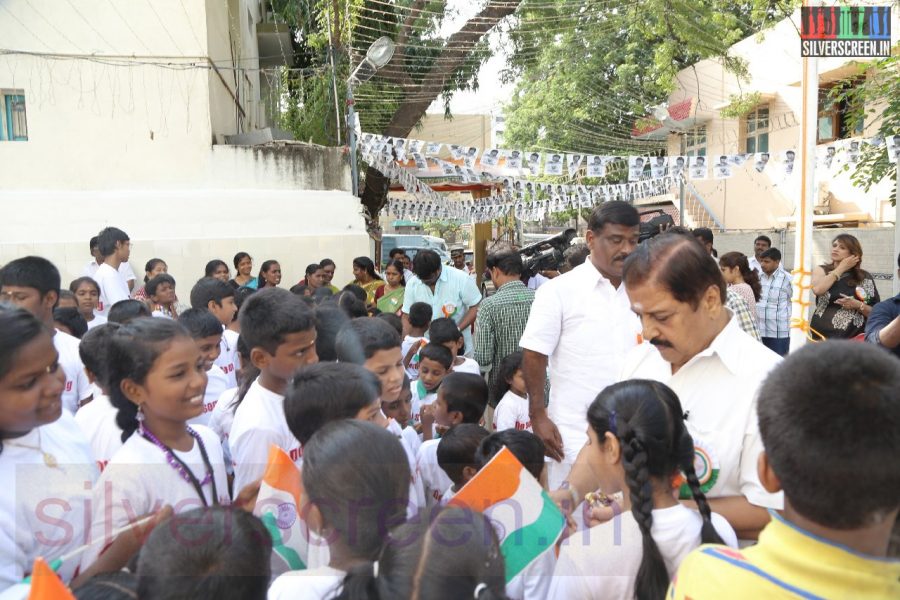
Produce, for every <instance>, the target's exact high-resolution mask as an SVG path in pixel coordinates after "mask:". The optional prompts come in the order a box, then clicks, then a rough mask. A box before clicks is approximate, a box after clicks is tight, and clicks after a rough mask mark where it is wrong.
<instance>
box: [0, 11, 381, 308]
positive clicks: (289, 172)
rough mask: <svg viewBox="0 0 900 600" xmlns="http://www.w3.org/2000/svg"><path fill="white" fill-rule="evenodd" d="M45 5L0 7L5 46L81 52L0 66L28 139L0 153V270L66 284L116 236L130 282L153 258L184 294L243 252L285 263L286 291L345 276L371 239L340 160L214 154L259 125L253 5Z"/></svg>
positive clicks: (320, 154)
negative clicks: (103, 238)
mask: <svg viewBox="0 0 900 600" xmlns="http://www.w3.org/2000/svg"><path fill="white" fill-rule="evenodd" d="M49 4H50V2H49V1H48V2H46V3H45V2H44V1H43V0H40V1H38V0H2V8H3V10H0V40H2V42H0V47H3V48H8V49H16V50H21V51H25V52H31V53H44V54H47V53H53V54H57V55H59V54H68V55H79V56H80V58H75V57H71V56H70V57H60V56H56V57H49V56H37V55H25V54H11V55H0V89H21V90H23V92H24V95H25V101H26V110H27V122H28V141H26V142H0V206H2V207H3V209H4V215H5V217H4V219H2V220H0V263H3V262H6V261H8V260H10V259H12V258H16V257H18V256H23V255H25V254H32V253H36V254H41V255H43V256H46V257H47V258H49V259H51V260H53V261H54V262H55V263H56V264H57V265H58V266H59V267H60V270H61V271H62V272H63V279H64V280H66V281H67V280H68V279H70V278H73V277H75V276H78V275H80V273H81V269H82V267H83V266H84V263H86V262H87V260H88V259H89V258H90V257H89V255H88V252H87V241H88V239H89V238H90V237H91V236H92V235H96V234H97V232H98V231H99V230H100V229H101V228H102V227H104V226H107V225H115V226H118V227H120V228H122V229H124V230H125V231H126V232H128V233H129V235H130V236H131V237H132V240H133V241H134V249H133V252H132V260H131V263H132V266H133V268H134V269H135V271H136V272H138V271H141V270H142V269H143V263H144V262H145V261H146V260H147V259H149V258H153V257H160V258H163V259H164V260H166V261H167V262H168V263H169V267H170V272H171V273H172V274H173V275H174V276H175V277H176V280H178V281H179V282H180V287H181V289H182V290H184V288H185V287H189V286H190V285H191V284H192V283H193V281H194V280H196V278H197V277H199V276H200V275H202V269H203V265H204V264H205V263H206V262H207V261H208V260H210V259H212V258H221V259H223V260H225V261H226V262H228V263H230V262H231V257H232V256H233V255H234V254H235V253H236V252H237V251H240V250H243V251H247V252H250V254H251V255H253V257H254V258H255V259H256V262H257V265H258V264H259V263H261V262H262V261H263V260H266V259H269V258H274V259H277V260H279V261H281V263H282V269H283V271H284V281H285V284H290V283H295V282H296V281H297V280H299V279H300V277H302V272H303V268H304V267H305V265H306V264H308V263H310V262H313V261H317V260H320V259H321V258H323V257H325V256H329V257H331V258H332V259H334V260H335V262H336V263H337V265H338V272H337V280H336V281H338V282H343V281H344V280H347V281H349V280H350V279H351V278H352V275H351V273H350V260H351V259H352V258H353V257H355V256H359V255H363V254H368V252H369V241H368V236H367V234H366V233H365V228H364V221H363V219H362V217H361V215H360V209H359V202H358V201H357V200H356V199H355V198H354V197H352V196H351V194H350V193H349V192H348V190H349V188H350V177H349V168H348V161H347V157H346V156H344V155H343V154H342V153H341V152H340V150H339V149H328V148H321V147H314V146H307V145H292V146H289V147H283V146H281V147H278V148H274V147H242V146H220V145H213V143H214V140H215V136H216V135H217V134H234V133H238V132H240V131H247V130H248V128H253V127H256V126H257V124H258V123H259V122H260V119H259V115H260V114H261V110H260V108H259V102H258V100H257V99H255V98H254V94H258V92H259V78H258V71H256V70H255V69H256V66H257V63H256V62H255V60H256V56H257V53H258V50H257V49H256V48H255V45H256V43H257V42H256V30H255V23H256V21H258V20H259V14H258V13H259V6H258V2H257V1H256V0H152V2H136V1H132V0H79V1H78V2H72V3H68V2H52V5H53V10H46V9H47V5H49ZM238 33H240V35H238ZM91 54H94V55H102V56H103V57H104V58H97V56H94V57H90V56H85V55H91ZM129 57H131V58H129ZM232 57H234V61H233V58H232ZM245 57H246V58H249V60H244V58H245ZM209 59H211V60H212V61H214V62H215V63H216V64H217V65H218V66H219V73H220V74H221V75H222V79H224V80H225V82H224V83H223V81H222V79H220V77H219V75H217V74H216V72H215V71H213V70H211V69H209V68H207V65H208V61H209ZM140 63H154V64H140ZM158 63H166V64H158ZM235 64H237V65H240V66H241V68H242V71H236V70H235V69H234V65H235ZM236 78H237V80H238V81H239V82H242V83H241V84H240V85H239V91H238V93H239V94H243V95H244V97H239V98H240V100H241V102H242V106H244V109H245V113H246V115H247V117H246V119H245V120H244V121H243V122H239V121H238V119H237V113H236V109H235V102H234V99H233V98H232V95H231V93H234V92H235V85H236V84H235V80H236ZM226 86H227V87H226ZM240 86H243V87H240ZM229 90H231V93H229ZM245 101H246V104H244V102H245ZM182 294H184V291H182Z"/></svg>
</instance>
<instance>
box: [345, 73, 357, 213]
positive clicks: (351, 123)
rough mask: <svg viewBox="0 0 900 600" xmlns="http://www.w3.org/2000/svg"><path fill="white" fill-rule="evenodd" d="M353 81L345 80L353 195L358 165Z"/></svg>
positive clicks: (355, 191)
mask: <svg viewBox="0 0 900 600" xmlns="http://www.w3.org/2000/svg"><path fill="white" fill-rule="evenodd" d="M354 104H355V100H354V99H353V83H352V82H350V81H348V82H347V139H348V140H349V142H350V178H351V182H350V185H351V189H352V190H353V195H354V196H357V197H358V196H359V166H358V165H357V164H356V111H355V110H353V107H354Z"/></svg>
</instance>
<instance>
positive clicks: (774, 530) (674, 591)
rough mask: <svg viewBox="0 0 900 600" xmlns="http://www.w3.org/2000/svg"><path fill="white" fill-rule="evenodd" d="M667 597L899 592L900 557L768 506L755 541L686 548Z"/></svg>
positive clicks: (699, 599)
mask: <svg viewBox="0 0 900 600" xmlns="http://www.w3.org/2000/svg"><path fill="white" fill-rule="evenodd" d="M666 598H667V600H688V599H690V600H704V599H707V598H709V599H712V598H715V599H721V598H728V599H729V600H734V599H738V600H740V599H745V598H746V599H747V600H750V599H753V600H758V599H760V598H765V599H766V600H769V599H771V598H808V599H816V598H834V599H837V598H842V599H843V598H846V599H848V600H849V599H854V600H861V599H871V600H876V599H878V600H884V599H887V598H900V560H894V559H887V558H877V557H872V556H866V555H863V554H860V553H858V552H854V551H853V550H850V549H849V548H846V547H844V546H841V545H838V544H835V543H834V542H830V541H828V540H825V539H822V538H819V537H817V536H815V535H813V534H812V533H809V532H808V531H805V530H803V529H800V528H799V527H797V526H796V525H794V524H793V523H791V522H789V521H787V520H785V519H784V518H783V517H781V516H779V515H778V514H776V513H774V512H772V521H771V522H770V523H769V524H768V525H767V526H766V528H765V529H764V530H763V531H762V533H760V535H759V543H758V544H756V545H755V546H751V547H749V548H744V549H743V550H734V549H732V548H728V547H727V546H718V545H704V546H701V547H700V548H698V549H696V550H694V551H693V552H691V553H690V554H689V555H688V556H687V558H685V559H684V561H682V563H681V566H680V567H679V569H678V573H677V574H676V575H675V577H674V578H673V579H672V585H671V586H669V592H668V593H667V594H666Z"/></svg>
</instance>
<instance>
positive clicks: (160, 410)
mask: <svg viewBox="0 0 900 600" xmlns="http://www.w3.org/2000/svg"><path fill="white" fill-rule="evenodd" d="M94 246H96V249H97V257H98V258H97V261H96V264H95V266H96V268H94V269H93V271H94V272H93V273H90V274H88V275H86V276H84V277H80V278H78V279H76V280H74V281H72V283H71V285H70V286H69V290H68V291H67V293H65V294H64V292H66V291H65V290H62V289H60V286H61V282H60V275H59V271H58V270H57V269H56V267H55V266H54V265H53V264H51V263H50V262H49V261H47V260H45V259H43V258H39V257H25V258H21V259H18V260H15V261H12V262H10V263H9V264H7V265H5V266H4V267H3V268H2V269H0V297H2V300H3V302H2V303H0V476H2V477H3V481H4V483H5V485H4V492H3V493H2V494H0V515H2V519H0V555H2V560H0V599H4V598H24V597H26V596H27V591H26V592H24V594H25V595H22V593H23V592H22V591H21V588H22V586H21V585H20V583H21V582H22V581H23V580H24V579H25V578H26V577H28V576H29V575H30V574H31V570H32V565H33V564H34V561H35V559H37V558H38V557H41V558H43V559H44V560H46V561H47V562H48V563H49V564H50V565H51V566H52V568H53V569H54V570H55V571H56V572H57V574H58V576H59V577H60V578H61V579H62V581H63V582H64V583H65V584H66V585H68V586H70V589H71V590H72V593H73V594H74V595H75V596H76V597H78V598H111V599H115V598H141V599H142V600H156V599H163V598H167V599H168V598H190V597H196V598H224V599H229V598H235V599H238V598H240V599H249V600H253V599H262V598H266V597H268V598H270V599H273V600H275V599H277V600H281V599H288V598H298V599H310V600H320V599H321V600H329V599H332V598H339V599H349V600H357V599H360V600H362V599H385V600H386V599H401V598H415V599H445V598H446V599H448V600H449V599H458V598H475V599H476V600H489V599H507V598H508V599H512V600H525V599H528V600H537V599H544V598H565V599H570V598H571V599H581V598H623V599H630V598H637V599H639V600H644V599H647V600H650V599H661V598H664V597H666V598H668V597H672V598H694V599H702V598H751V597H752V598H761V597H765V598H768V597H803V598H850V597H853V598H873V599H874V598H892V597H893V598H896V597H900V562H898V561H897V559H896V554H897V548H896V547H894V546H891V544H892V542H891V540H892V537H891V536H892V532H893V530H894V528H895V523H896V520H897V516H898V511H900V494H898V490H900V468H898V466H897V464H898V463H897V456H898V450H900V362H898V361H897V359H896V358H894V357H892V356H890V355H889V354H888V353H886V352H883V351H881V350H880V349H878V348H875V347H873V346H868V345H864V344H852V343H850V342H829V343H826V344H819V345H813V346H810V347H807V348H804V349H803V350H801V351H799V352H797V353H795V354H793V355H791V356H790V357H788V358H787V359H786V360H785V361H784V362H783V363H781V364H780V365H779V366H778V367H776V368H775V370H774V371H773V372H772V373H771V374H770V375H769V376H768V379H767V380H766V382H765V384H764V385H763V388H762V391H761V392H760V396H759V401H758V413H759V429H760V433H761V436H762V439H763V443H764V446H765V450H764V452H763V453H762V454H761V455H760V458H759V465H758V470H759V480H760V482H761V484H762V485H763V487H765V489H766V491H767V492H768V493H777V492H779V491H783V492H784V510H783V512H777V513H776V512H775V511H771V522H770V523H769V525H768V526H767V527H766V528H765V530H764V531H763V532H762V534H761V536H760V539H759V542H758V544H757V545H754V546H750V547H745V548H739V545H738V539H737V536H736V534H735V529H736V528H735V527H733V526H732V525H731V524H729V522H728V521H727V520H726V519H725V518H724V517H723V516H721V515H719V514H717V513H715V512H712V511H711V509H710V504H709V502H708V501H707V499H706V497H705V495H704V492H703V491H702V489H701V484H700V481H699V480H698V475H697V472H696V471H695V460H696V457H695V448H694V440H693V439H692V436H691V434H690V433H689V432H688V429H687V427H686V424H685V420H686V419H687V413H685V412H684V410H683V408H682V404H681V401H680V400H679V398H678V396H677V395H676V394H675V392H673V391H672V389H670V388H669V387H667V386H666V385H664V384H662V383H658V382H654V381H649V380H643V379H630V380H625V381H622V382H619V383H616V384H614V385H611V386H609V387H607V388H606V389H604V390H603V391H602V392H601V393H600V394H599V395H598V396H597V397H596V398H595V399H594V401H593V402H592V403H591V404H590V406H589V407H588V409H587V412H586V415H585V422H586V424H587V435H588V442H587V444H586V445H585V446H584V448H582V450H581V454H580V456H579V461H581V462H583V464H585V465H587V466H588V468H589V469H590V471H591V473H592V477H593V479H594V480H595V481H597V482H599V489H597V490H595V491H592V492H591V493H590V494H588V495H587V496H586V497H585V498H578V497H574V498H571V502H561V503H560V507H559V508H558V509H554V510H559V511H561V512H564V513H565V514H566V516H567V517H568V521H567V526H566V528H565V532H564V533H563V534H562V535H561V537H560V539H559V541H558V542H557V543H555V544H554V543H553V540H550V541H549V542H547V541H546V540H545V542H546V544H545V545H547V549H546V551H544V552H542V553H540V555H539V556H537V557H536V558H534V559H533V560H530V561H529V562H528V563H527V564H523V565H521V567H522V568H521V569H518V570H517V571H516V572H515V574H514V576H510V570H509V568H508V567H509V565H508V564H507V562H506V560H507V558H508V552H509V551H510V550H509V546H510V545H511V544H512V542H511V541H510V540H511V539H512V538H510V537H506V535H507V533H508V532H506V531H502V530H500V529H498V527H499V526H498V524H497V521H495V520H493V519H492V518H489V515H488V513H487V512H485V513H484V514H482V513H481V512H477V511H473V510H472V508H471V507H468V508H466V507H464V506H465V505H464V503H461V502H459V498H460V497H461V494H465V488H466V485H467V483H469V482H471V481H473V480H475V479H477V478H478V477H479V473H482V471H483V470H486V469H488V468H489V465H490V464H491V463H492V461H493V460H495V459H496V458H497V457H498V456H499V453H501V451H503V450H504V449H506V450H508V451H509V452H510V453H511V454H512V456H514V458H515V460H516V461H518V463H519V464H520V465H521V467H522V468H523V472H524V474H523V475H522V476H523V477H528V478H529V479H533V481H534V482H536V483H535V484H534V485H535V486H536V488H537V489H540V488H545V489H546V488H547V485H548V484H547V462H546V461H547V460H548V459H546V458H545V456H544V454H545V453H544V446H543V443H542V442H541V440H540V438H538V437H537V436H536V435H534V434H533V433H532V430H531V420H530V417H529V406H528V396H527V393H526V386H525V382H524V376H523V360H522V353H521V352H518V351H517V352H513V353H512V354H510V355H509V356H507V357H505V358H504V359H503V360H502V361H501V362H500V363H499V365H497V367H496V368H497V369H498V372H497V374H496V377H494V378H493V379H494V381H495V382H496V385H495V389H493V390H490V392H491V393H489V389H488V385H487V383H486V379H485V376H484V374H483V373H482V370H481V368H480V367H479V365H478V364H477V363H476V362H475V361H473V360H472V359H471V358H468V357H466V348H465V347H464V345H465V342H464V338H463V335H462V332H460V330H459V328H458V327H457V326H456V323H455V322H454V321H453V320H452V319H449V318H441V319H434V320H432V318H431V317H432V309H431V306H430V305H427V304H422V303H415V304H413V305H412V306H411V308H410V311H409V314H408V322H401V321H400V320H399V319H397V318H396V315H393V314H388V315H378V316H371V310H370V307H367V303H368V304H371V302H368V299H367V297H366V296H367V290H362V289H360V290H358V291H357V290H352V289H351V290H344V291H339V290H337V289H336V288H334V289H332V288H331V287H330V281H331V277H333V276H334V270H335V268H334V267H335V266H334V263H333V262H332V261H328V260H327V259H326V261H323V262H321V263H314V264H312V265H310V267H308V268H307V269H306V279H305V280H304V282H302V283H301V285H302V286H303V289H297V290H294V292H296V293H292V292H291V291H288V290H286V289H282V288H279V287H278V283H279V282H280V277H281V268H280V265H279V264H278V263H277V262H275V261H266V263H264V264H263V268H262V270H261V274H260V276H259V277H258V278H254V277H252V276H251V273H252V258H250V256H249V255H247V254H246V253H239V254H238V255H237V256H235V258H234V261H233V262H234V266H235V268H236V269H237V272H236V276H235V278H234V279H229V274H230V273H229V268H228V265H227V264H226V263H224V262H223V261H221V260H214V261H210V263H209V264H208V265H207V267H206V270H205V273H204V277H203V278H201V279H199V281H197V282H196V283H195V284H194V285H193V286H192V287H191V289H190V293H189V295H188V297H189V302H190V305H189V306H182V305H180V304H179V301H178V299H177V296H176V294H175V281H174V279H173V278H172V277H171V276H170V275H168V274H167V273H166V270H167V268H166V264H165V262H164V261H162V260H159V259H154V260H152V261H149V262H148V263H147V265H146V269H145V270H146V278H145V281H144V285H142V286H140V287H139V288H138V289H137V290H136V291H135V292H134V298H132V297H131V296H132V294H131V293H129V290H128V285H129V284H128V280H127V275H126V274H123V270H120V269H121V265H122V264H125V263H127V260H128V258H129V249H130V242H129V240H128V237H127V235H125V234H124V232H122V231H121V230H118V229H115V228H107V229H105V230H104V231H103V232H101V233H100V235H99V236H98V240H97V243H96V244H93V242H92V249H93V247H94ZM364 266H365V265H364ZM364 270H365V269H364ZM367 272H368V271H367ZM357 279H359V274H357ZM253 283H255V285H253ZM310 283H312V285H310ZM370 283H371V282H370ZM310 288H312V289H313V290H314V291H313V293H307V291H308V290H309V289H310ZM335 291H337V292H338V293H333V292H335ZM360 292H361V293H360ZM64 296H66V297H67V298H66V300H67V301H68V304H67V305H66V306H63V307H60V304H62V299H63V297H64ZM65 310H69V311H74V312H62V311H65ZM75 317H77V318H75ZM391 317H394V318H391ZM79 319H80V321H79ZM81 322H84V326H83V327H81V326H80V323H81ZM64 326H65V327H64ZM66 331H68V332H71V333H73V334H74V333H78V334H79V335H80V339H78V338H76V337H75V336H74V335H71V334H70V333H67V332H66ZM489 396H490V397H494V398H497V399H499V403H498V404H497V406H496V408H495V409H494V410H493V411H491V409H490V408H489V406H488V398H489ZM273 447H276V448H279V449H281V450H282V451H283V452H284V454H285V455H286V456H287V457H289V460H290V462H292V463H293V464H294V465H295V466H296V468H297V469H299V474H300V478H301V479H300V480H301V482H302V491H299V492H297V493H298V496H297V498H298V500H299V502H298V504H297V505H296V506H288V505H280V506H279V507H278V508H279V510H278V513H277V521H278V527H276V528H275V529H274V530H273V529H272V527H270V526H269V525H268V524H266V523H265V521H264V520H261V519H260V518H257V516H253V510H254V506H255V502H256V500H257V495H258V494H259V493H260V485H261V484H260V480H261V478H263V476H264V474H265V473H266V472H267V466H268V464H269V456H270V451H271V450H272V448H273ZM498 485H499V484H498ZM470 487H471V486H470ZM679 489H682V490H688V491H689V493H688V495H689V497H690V498H691V499H690V500H689V501H679V500H678V497H679V495H678V490H679ZM498 493H499V492H498ZM562 495H563V496H566V494H565V493H563V494H562ZM547 497H548V498H549V497H550V496H547ZM555 497H558V496H555ZM576 507H578V510H575V508H576ZM296 519H302V521H303V526H304V528H305V531H306V533H307V535H308V538H307V539H306V542H307V544H308V551H307V552H306V553H305V554H304V555H303V556H298V557H297V558H298V560H299V561H300V564H302V565H303V567H304V568H302V569H285V568H284V567H283V566H281V567H279V566H278V565H279V563H277V562H276V561H274V560H270V558H271V557H272V556H274V552H275V549H276V548H278V547H283V545H284V540H282V539H279V537H278V531H279V529H278V528H281V531H283V530H286V529H287V528H288V527H289V526H290V525H292V524H293V523H294V521H295V520H296ZM895 542H896V540H894V543H895ZM889 546H891V547H890V548H889ZM892 556H893V558H892ZM26 589H27V587H26ZM16 594H18V595H16Z"/></svg>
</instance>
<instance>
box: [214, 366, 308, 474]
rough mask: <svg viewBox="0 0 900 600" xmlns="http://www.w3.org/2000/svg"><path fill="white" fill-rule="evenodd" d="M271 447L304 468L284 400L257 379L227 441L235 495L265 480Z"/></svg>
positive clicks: (235, 416) (241, 407)
mask: <svg viewBox="0 0 900 600" xmlns="http://www.w3.org/2000/svg"><path fill="white" fill-rule="evenodd" d="M272 444H275V445H276V446H278V447H279V448H281V449H282V450H284V451H285V452H287V453H288V455H289V456H290V457H291V460H293V461H294V462H295V463H296V464H297V465H298V466H299V465H300V464H301V461H302V457H303V452H302V450H301V448H300V442H298V441H297V438H295V437H294V434H292V433H291V430H290V429H288V426H287V420H286V419H285V417H284V396H282V395H280V394H276V393H275V392H272V391H269V390H267V389H266V388H264V387H263V386H262V385H260V383H259V379H257V380H256V381H254V382H253V385H251V386H250V389H249V390H247V395H246V396H244V400H243V401H242V402H241V405H240V406H239V407H238V409H237V411H236V412H235V413H234V423H232V425H231V435H230V436H229V438H228V445H229V446H230V447H231V458H232V460H233V461H234V489H235V490H236V491H240V490H242V489H243V488H244V486H246V485H248V484H250V483H253V482H254V481H256V480H257V479H259V478H260V477H262V476H263V474H264V473H265V471H266V461H268V459H269V446H271V445H272Z"/></svg>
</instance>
